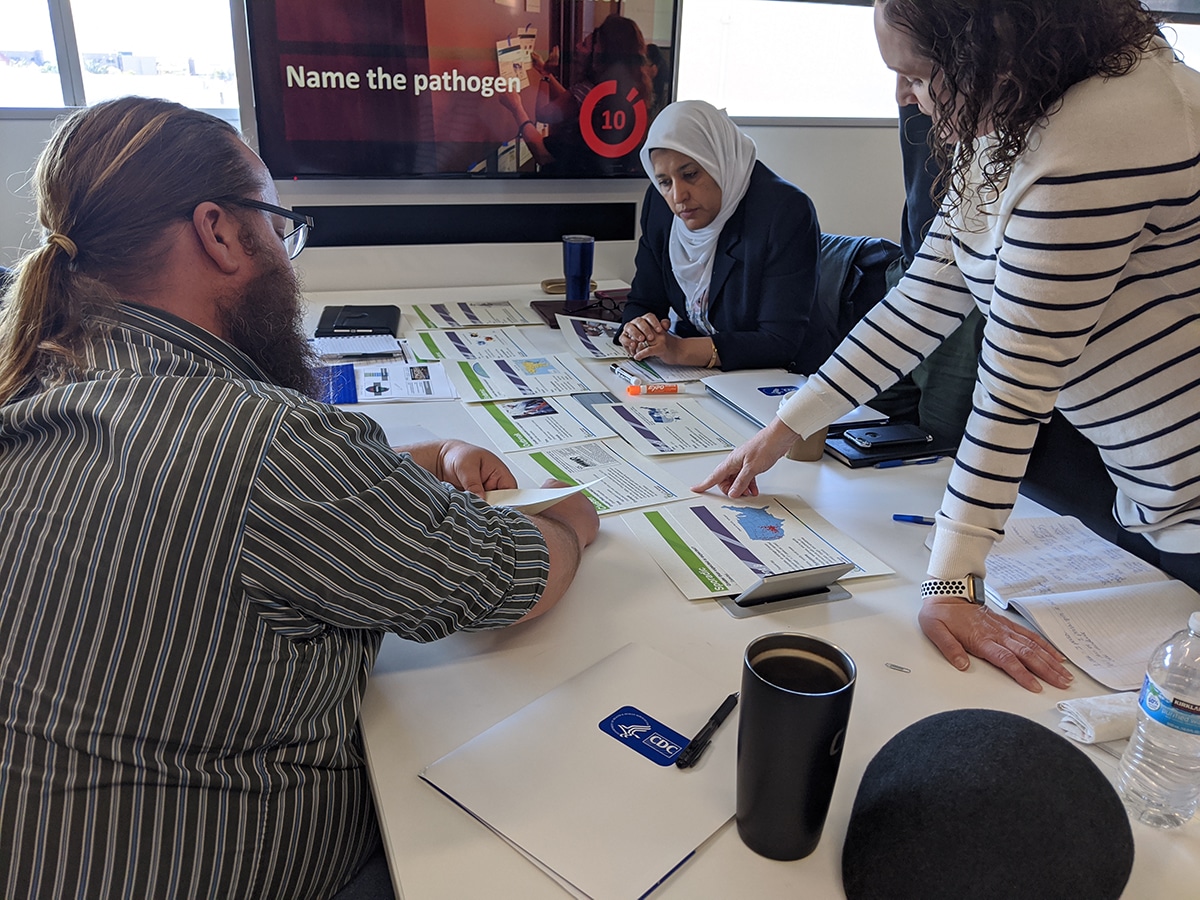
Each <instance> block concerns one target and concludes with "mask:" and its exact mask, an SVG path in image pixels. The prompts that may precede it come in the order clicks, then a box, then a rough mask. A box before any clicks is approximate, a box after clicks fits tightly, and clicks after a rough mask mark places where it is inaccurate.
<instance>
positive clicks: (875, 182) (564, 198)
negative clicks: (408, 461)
mask: <svg viewBox="0 0 1200 900" xmlns="http://www.w3.org/2000/svg"><path fill="white" fill-rule="evenodd" d="M52 128H53V123H52V122H49V121H46V120H36V119H34V120H29V119H19V118H0V265H12V263H13V261H14V260H16V259H17V257H18V256H19V255H20V253H21V250H22V248H24V249H26V250H27V249H29V248H31V247H33V246H35V245H36V243H37V241H38V238H37V237H35V236H32V235H31V230H32V228H33V215H34V212H33V202H32V199H31V198H30V196H29V191H28V179H29V173H30V171H31V169H32V167H33V163H34V161H35V160H36V158H37V155H38V154H39V153H40V152H41V149H42V147H43V145H44V144H45V142H46V141H47V140H48V139H49V137H50V134H51V132H52ZM746 131H747V132H748V133H749V134H750V135H751V136H752V137H753V138H754V140H755V142H756V143H757V144H758V148H759V158H760V159H762V160H763V162H765V163H766V164H767V165H768V166H770V167H771V168H773V169H774V170H775V171H776V172H778V173H779V174H780V175H782V176H783V177H785V178H787V179H788V180H789V181H792V182H794V183H796V184H798V185H799V186H800V187H801V188H803V189H804V190H805V191H806V192H807V193H808V194H809V196H810V197H812V199H813V202H814V203H815V204H816V207H817V214H818V215H819V217H820V220H821V227H822V229H823V230H825V231H832V232H838V233H841V234H874V235H879V236H882V237H890V238H892V239H893V240H895V239H897V236H898V233H899V222H900V209H901V206H902V205H903V202H904V189H903V181H902V177H901V172H900V150H899V147H898V144H897V137H896V130H895V128H894V127H817V126H795V125H787V126H784V125H779V126H747V127H746ZM278 188H279V194H280V197H281V198H282V200H283V203H284V204H285V205H288V206H291V205H298V204H316V205H319V204H322V203H326V204H329V203H336V204H347V203H349V204H355V203H383V204H405V203H409V204H412V203H497V202H506V201H511V202H513V203H522V202H526V203H554V202H561V203H576V202H587V201H592V202H608V201H620V200H633V201H640V199H641V197H642V194H643V192H644V191H645V188H646V182H644V181H641V180H638V181H621V182H616V183H613V182H539V183H530V182H528V181H521V182H515V181H513V182H507V181H506V182H487V183H480V182H476V181H449V182H448V181H311V182H309V181H287V182H280V183H279V184H278ZM318 227H319V223H318ZM634 249H635V245H634V243H633V242H605V243H603V244H601V245H600V246H598V247H597V250H596V264H595V274H596V277H597V278H620V279H622V280H625V281H628V280H630V279H631V278H632V277H633V255H634ZM297 262H298V268H299V269H300V272H301V275H302V276H303V279H304V283H305V286H306V287H307V288H308V289H309V290H314V291H316V290H352V289H368V288H404V287H431V286H457V285H476V284H522V283H529V282H539V281H541V280H542V279H543V278H549V277H553V276H556V275H561V274H562V273H561V268H562V256H561V251H560V249H559V247H558V246H557V245H555V244H474V245H460V246H444V245H439V246H417V247H363V248H336V249H335V248H318V247H312V248H309V249H307V250H305V251H304V254H303V255H302V256H301V257H300V258H299V260H298V261H297Z"/></svg>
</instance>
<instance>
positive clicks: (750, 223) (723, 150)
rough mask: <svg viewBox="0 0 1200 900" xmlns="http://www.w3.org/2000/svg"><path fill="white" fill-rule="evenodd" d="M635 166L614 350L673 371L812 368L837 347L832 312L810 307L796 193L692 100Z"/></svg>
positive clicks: (809, 230) (657, 130)
mask: <svg viewBox="0 0 1200 900" xmlns="http://www.w3.org/2000/svg"><path fill="white" fill-rule="evenodd" d="M641 157H642V165H643V166H644V167H645V169H646V173H647V174H648V175H649V176H650V178H651V179H652V181H653V182H654V184H652V185H651V186H650V188H649V189H648V190H647V191H646V198H645V200H644V202H643V204H642V236H641V240H640V242H639V244H638V251H637V260H636V267H637V271H636V274H635V275H634V278H633V285H632V287H631V288H630V291H629V299H628V301H627V302H626V305H625V311H624V315H623V319H624V325H623V327H622V331H621V336H620V340H621V344H622V345H623V346H624V347H625V349H626V350H628V351H629V353H630V354H631V355H632V356H633V357H634V359H646V358H648V357H658V358H659V359H661V360H662V361H663V362H666V363H670V364H672V365H690V366H708V367H709V368H715V367H720V368H722V369H726V370H731V369H749V368H770V367H782V368H794V369H796V370H797V371H801V372H806V373H807V372H812V371H815V369H816V368H817V366H819V365H820V364H821V363H822V362H823V361H824V360H825V358H826V357H827V356H828V355H829V352H830V351H831V350H832V349H833V347H834V344H835V343H836V338H837V335H836V333H835V331H836V320H835V318H834V315H833V313H835V312H836V311H824V310H821V309H820V308H818V306H817V304H816V292H817V260H818V253H819V248H820V227H819V225H818V224H817V215H816V211H815V210H814V209H813V205H812V202H811V201H810V200H809V199H808V197H807V196H806V195H805V194H804V192H803V191H801V190H800V189H799V188H797V187H796V186H795V185H792V184H789V183H788V182H786V181H784V180H783V179H781V178H779V177H778V176H777V175H775V173H773V172H772V171H771V170H770V169H768V168H767V167H766V166H764V165H763V164H762V163H760V162H758V161H757V151H756V149H755V147H754V142H753V141H752V140H750V138H749V137H747V136H746V135H745V134H743V133H742V132H741V131H739V130H738V127H737V126H736V125H735V124H734V123H733V121H732V120H731V119H730V118H729V116H727V115H726V114H725V112H724V111H723V110H719V109H717V108H716V107H714V106H712V105H711V104H709V103H705V102H704V101H702V100H687V101H682V102H679V103H673V104H671V105H670V106H668V107H667V108H666V109H664V110H663V111H662V112H661V113H659V115H658V117H657V118H656V119H655V120H654V123H653V124H652V125H651V126H650V131H649V133H648V134H647V136H646V141H645V144H644V146H643V148H642V152H641ZM672 312H673V313H674V316H673V317H671V316H670V314H671V313H672ZM672 318H673V319H674V320H675V321H674V327H673V328H672Z"/></svg>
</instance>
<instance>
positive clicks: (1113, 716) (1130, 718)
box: [1058, 691, 1138, 744]
mask: <svg viewBox="0 0 1200 900" xmlns="http://www.w3.org/2000/svg"><path fill="white" fill-rule="evenodd" d="M1137 698H1138V694H1137V691H1128V692H1125V693H1122V694H1102V695H1100V696H1099V697H1076V698H1075V699H1074V700H1060V701H1058V708H1059V711H1061V712H1062V714H1063V720H1062V721H1061V722H1059V723H1058V727H1059V728H1060V729H1062V731H1063V733H1065V734H1066V736H1067V737H1069V738H1070V739H1071V740H1073V741H1079V742H1080V743H1081V744H1099V743H1104V742H1105V741H1116V740H1120V739H1121V738H1127V737H1129V736H1130V735H1132V734H1133V730H1134V729H1135V728H1136V727H1137V709H1138V703H1137Z"/></svg>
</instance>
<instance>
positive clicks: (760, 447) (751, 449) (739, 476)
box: [692, 418, 798, 497]
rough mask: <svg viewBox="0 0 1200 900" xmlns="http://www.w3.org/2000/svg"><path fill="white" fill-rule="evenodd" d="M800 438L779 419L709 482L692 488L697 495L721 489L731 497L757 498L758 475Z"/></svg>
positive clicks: (735, 452)
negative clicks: (709, 490)
mask: <svg viewBox="0 0 1200 900" xmlns="http://www.w3.org/2000/svg"><path fill="white" fill-rule="evenodd" d="M797 437H798V435H797V434H796V432H794V431H792V429H790V428H788V427H787V426H786V425H784V424H783V422H782V421H780V419H778V418H774V419H772V420H771V424H770V425H768V426H767V427H766V428H764V429H763V430H762V431H760V432H759V433H758V434H756V435H754V437H752V438H750V440H748V441H746V443H744V444H742V446H740V447H738V448H737V449H736V450H733V451H732V452H730V454H729V455H728V456H726V457H725V459H724V460H723V461H722V462H721V464H720V465H719V466H717V467H716V468H715V469H713V472H712V474H711V475H709V476H708V478H707V479H705V480H704V481H702V482H700V483H699V484H698V485H696V486H695V487H693V488H692V490H693V491H695V492H696V493H702V492H704V491H707V490H708V489H709V488H711V487H719V488H720V489H721V491H722V492H723V493H724V494H725V495H726V496H729V497H742V496H747V495H748V496H751V497H757V496H758V482H757V480H756V479H757V476H758V475H760V474H762V473H763V472H765V471H767V469H769V468H771V466H773V465H775V463H777V462H779V458H780V457H781V456H783V455H784V454H785V453H787V452H788V449H789V448H790V447H791V446H792V444H793V443H795V441H796V438H797Z"/></svg>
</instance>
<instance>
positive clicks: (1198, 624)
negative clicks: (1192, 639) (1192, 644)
mask: <svg viewBox="0 0 1200 900" xmlns="http://www.w3.org/2000/svg"><path fill="white" fill-rule="evenodd" d="M1188 631H1190V632H1191V633H1192V634H1200V609H1198V610H1196V611H1195V612H1194V613H1192V614H1191V615H1190V616H1188Z"/></svg>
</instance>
